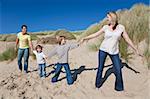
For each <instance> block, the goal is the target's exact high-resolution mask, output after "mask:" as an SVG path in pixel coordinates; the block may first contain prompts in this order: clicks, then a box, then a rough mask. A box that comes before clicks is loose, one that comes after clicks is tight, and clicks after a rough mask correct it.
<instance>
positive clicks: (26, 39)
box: [16, 25, 33, 73]
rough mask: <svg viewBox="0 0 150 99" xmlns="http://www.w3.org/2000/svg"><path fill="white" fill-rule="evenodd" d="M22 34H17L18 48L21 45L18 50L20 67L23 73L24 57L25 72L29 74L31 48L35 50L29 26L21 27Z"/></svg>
mask: <svg viewBox="0 0 150 99" xmlns="http://www.w3.org/2000/svg"><path fill="white" fill-rule="evenodd" d="M21 29H22V32H20V33H18V34H17V39H16V47H17V46H18V44H19V49H18V66H19V70H20V71H21V72H22V57H23V56H24V72H25V73H27V72H28V59H29V47H30V48H31V50H33V45H32V41H31V36H30V35H29V34H28V33H27V26H26V25H22V26H21Z"/></svg>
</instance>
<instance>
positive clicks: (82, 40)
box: [81, 38, 89, 43]
mask: <svg viewBox="0 0 150 99" xmlns="http://www.w3.org/2000/svg"><path fill="white" fill-rule="evenodd" d="M88 40H89V39H86V38H83V39H81V43H84V42H85V41H86V42H88Z"/></svg>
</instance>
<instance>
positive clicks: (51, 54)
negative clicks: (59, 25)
mask: <svg viewBox="0 0 150 99" xmlns="http://www.w3.org/2000/svg"><path fill="white" fill-rule="evenodd" d="M56 50H57V48H56V47H55V48H54V49H52V50H51V51H50V52H49V54H48V56H47V58H51V57H52V56H54V55H55V54H56V53H57V52H56Z"/></svg>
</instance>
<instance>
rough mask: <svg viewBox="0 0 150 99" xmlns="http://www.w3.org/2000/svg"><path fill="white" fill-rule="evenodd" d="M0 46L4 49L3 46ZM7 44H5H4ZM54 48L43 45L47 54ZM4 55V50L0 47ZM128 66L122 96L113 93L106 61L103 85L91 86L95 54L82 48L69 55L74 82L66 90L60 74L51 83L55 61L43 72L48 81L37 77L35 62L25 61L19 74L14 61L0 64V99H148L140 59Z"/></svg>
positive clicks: (147, 78)
mask: <svg viewBox="0 0 150 99" xmlns="http://www.w3.org/2000/svg"><path fill="white" fill-rule="evenodd" d="M0 44H3V45H6V43H4V42H0ZM7 44H8V43H7ZM53 46H54V45H44V52H45V53H46V54H48V52H49V50H50V49H52V47H53ZM0 49H2V51H4V50H5V49H4V47H2V46H1V47H0ZM133 57H134V58H133V59H131V60H130V61H131V62H130V63H125V62H124V61H123V68H122V72H123V79H124V86H125V93H120V92H116V91H115V90H114V82H115V76H114V74H113V70H112V65H111V64H112V63H111V61H110V59H109V58H108V59H107V62H106V64H105V68H104V72H103V75H106V74H107V76H105V79H106V81H105V82H104V84H103V86H102V87H101V88H100V89H96V88H95V86H94V83H95V77H96V72H97V52H91V51H89V50H88V49H87V47H86V46H85V44H83V45H82V46H81V47H79V48H76V49H74V50H72V51H70V58H69V59H70V67H71V72H72V74H73V78H74V80H75V82H74V84H73V85H71V86H68V85H67V83H66V77H65V73H64V70H63V71H62V73H61V75H60V77H59V81H58V82H57V83H51V82H50V80H51V78H52V77H53V75H54V74H53V70H54V68H53V67H54V66H53V65H52V66H48V65H50V64H52V63H55V62H56V59H57V57H54V58H52V59H48V61H47V68H46V72H47V75H48V77H47V78H45V79H41V78H39V76H38V71H37V65H36V60H33V59H32V58H31V57H30V59H29V71H30V72H29V73H28V74H26V75H25V74H19V73H18V67H17V59H14V60H13V61H12V62H7V61H4V62H0V97H1V99H149V97H150V96H149V95H150V93H149V92H150V90H149V88H150V72H149V71H148V69H147V66H146V63H145V62H143V60H142V58H141V57H137V56H136V55H133Z"/></svg>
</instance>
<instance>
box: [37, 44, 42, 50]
mask: <svg viewBox="0 0 150 99" xmlns="http://www.w3.org/2000/svg"><path fill="white" fill-rule="evenodd" d="M38 48H40V49H41V50H42V49H43V46H41V45H37V46H36V47H35V49H36V50H37V49H38Z"/></svg>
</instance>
